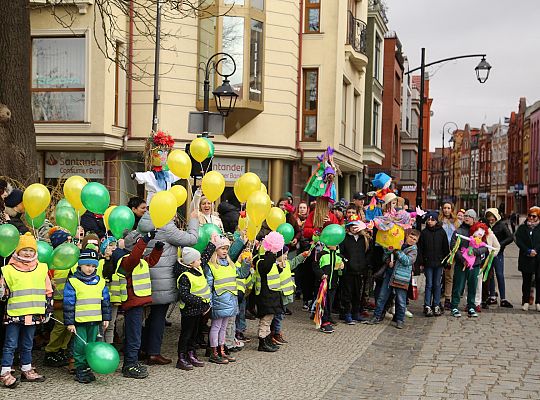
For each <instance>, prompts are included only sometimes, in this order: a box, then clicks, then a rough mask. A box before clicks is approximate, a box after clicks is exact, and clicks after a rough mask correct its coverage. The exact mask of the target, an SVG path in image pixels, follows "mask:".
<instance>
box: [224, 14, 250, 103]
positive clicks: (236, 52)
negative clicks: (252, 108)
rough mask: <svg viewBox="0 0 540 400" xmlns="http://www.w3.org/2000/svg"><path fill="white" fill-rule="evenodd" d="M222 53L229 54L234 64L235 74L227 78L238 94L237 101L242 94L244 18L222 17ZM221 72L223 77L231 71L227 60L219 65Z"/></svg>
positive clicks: (230, 65) (230, 63) (231, 68)
mask: <svg viewBox="0 0 540 400" xmlns="http://www.w3.org/2000/svg"><path fill="white" fill-rule="evenodd" d="M223 51H224V52H225V53H228V54H230V55H231V56H232V57H233V58H234V61H235V63H236V71H235V73H234V74H233V75H232V76H230V77H229V80H230V81H231V86H232V87H233V89H234V91H235V92H236V93H237V94H238V100H241V99H242V97H243V96H242V94H243V90H242V88H243V79H242V77H243V72H244V18H242V17H229V16H224V17H223ZM221 66H222V70H221V72H222V73H223V74H225V75H227V74H230V73H231V72H232V70H233V64H232V62H230V61H229V60H226V61H223V63H222V64H221Z"/></svg>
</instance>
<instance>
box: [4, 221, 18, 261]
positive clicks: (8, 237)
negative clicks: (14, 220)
mask: <svg viewBox="0 0 540 400" xmlns="http://www.w3.org/2000/svg"><path fill="white" fill-rule="evenodd" d="M18 244H19V230H18V229H17V228H15V226H13V225H11V224H3V225H0V256H2V257H7V256H9V255H10V254H11V253H13V252H14V251H15V249H16V248H17V245H18Z"/></svg>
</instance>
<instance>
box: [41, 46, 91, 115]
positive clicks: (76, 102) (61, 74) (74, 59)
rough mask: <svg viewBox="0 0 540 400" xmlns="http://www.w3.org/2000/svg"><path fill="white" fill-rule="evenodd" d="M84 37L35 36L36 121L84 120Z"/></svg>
mask: <svg viewBox="0 0 540 400" xmlns="http://www.w3.org/2000/svg"><path fill="white" fill-rule="evenodd" d="M85 43H86V39H85V38H84V37H54V38H44V37H35V38H32V75H31V76H32V112H33V115H34V121H36V122H67V121H69V122H83V121H84V116H85V81H86V56H85Z"/></svg>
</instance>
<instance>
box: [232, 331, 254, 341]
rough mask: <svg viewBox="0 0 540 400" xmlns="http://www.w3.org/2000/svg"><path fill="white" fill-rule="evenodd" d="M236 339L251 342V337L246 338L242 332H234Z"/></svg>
mask: <svg viewBox="0 0 540 400" xmlns="http://www.w3.org/2000/svg"><path fill="white" fill-rule="evenodd" d="M235 337H236V339H238V340H239V341H241V342H244V343H249V342H251V339H250V338H248V337H247V336H246V335H244V332H240V331H238V332H236V335H235Z"/></svg>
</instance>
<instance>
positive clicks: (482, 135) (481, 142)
mask: <svg viewBox="0 0 540 400" xmlns="http://www.w3.org/2000/svg"><path fill="white" fill-rule="evenodd" d="M492 140H493V139H492V134H491V131H490V130H489V129H487V128H486V127H485V126H484V125H482V128H481V129H480V132H479V138H478V153H479V157H480V158H479V161H478V209H479V210H480V211H481V212H482V215H483V214H484V212H485V211H486V210H487V209H488V208H489V207H490V206H491V205H492V203H491V198H490V193H491V190H492V188H491V174H492V168H491V165H492V154H491V153H492V152H491V143H492ZM496 207H497V206H496Z"/></svg>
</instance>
